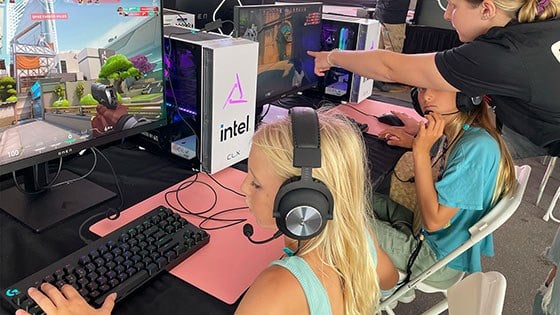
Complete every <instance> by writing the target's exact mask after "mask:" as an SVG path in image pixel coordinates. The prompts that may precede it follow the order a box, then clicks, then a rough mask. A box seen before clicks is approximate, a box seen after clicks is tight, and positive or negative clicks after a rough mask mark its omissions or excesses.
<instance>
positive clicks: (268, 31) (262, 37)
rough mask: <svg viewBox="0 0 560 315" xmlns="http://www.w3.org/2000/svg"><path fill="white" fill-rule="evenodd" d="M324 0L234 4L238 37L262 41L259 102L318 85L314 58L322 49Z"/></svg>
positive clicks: (259, 103)
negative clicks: (308, 53) (251, 4)
mask: <svg viewBox="0 0 560 315" xmlns="http://www.w3.org/2000/svg"><path fill="white" fill-rule="evenodd" d="M322 7H323V6H322V4H321V3H305V4H278V5H254V6H242V7H235V9H234V24H235V28H236V34H237V36H238V37H244V38H247V39H250V40H253V41H257V42H258V43H259V62H258V65H259V68H258V77H257V106H259V105H263V104H266V103H268V102H270V101H273V100H276V99H279V98H280V97H282V96H285V95H289V94H293V93H295V92H298V91H302V90H305V89H308V88H310V87H313V86H316V85H317V82H318V78H317V76H316V75H315V74H314V72H313V67H314V62H313V58H312V57H310V56H309V55H307V51H308V50H311V51H319V50H321V12H322Z"/></svg>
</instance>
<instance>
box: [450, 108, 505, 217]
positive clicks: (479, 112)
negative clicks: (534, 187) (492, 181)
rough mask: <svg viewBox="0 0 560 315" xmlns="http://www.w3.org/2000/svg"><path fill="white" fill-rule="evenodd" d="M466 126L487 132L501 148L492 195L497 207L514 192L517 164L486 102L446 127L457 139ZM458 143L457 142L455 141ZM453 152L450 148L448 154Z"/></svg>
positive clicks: (462, 114)
mask: <svg viewBox="0 0 560 315" xmlns="http://www.w3.org/2000/svg"><path fill="white" fill-rule="evenodd" d="M465 125H474V126H478V127H480V128H483V129H484V130H486V131H487V132H488V133H489V134H490V135H491V136H492V137H493V138H494V139H495V140H496V142H498V145H499V146H500V165H499V167H498V174H497V176H496V185H495V186H494V192H493V194H492V202H491V204H492V206H493V205H495V204H496V203H497V202H498V201H499V200H500V199H501V198H502V197H503V196H506V195H508V194H510V193H512V192H513V190H514V188H515V184H516V179H515V164H514V163H513V158H512V157H511V154H510V153H509V150H508V148H507V145H506V143H505V141H504V139H503V138H502V136H501V135H500V133H499V132H498V130H497V129H496V127H495V125H494V123H493V121H492V118H491V117H490V113H489V107H488V104H487V102H486V101H483V102H482V103H481V104H480V105H479V106H475V109H474V110H473V111H471V112H461V113H460V114H459V115H457V116H456V117H455V118H454V119H453V120H452V121H451V122H450V123H449V124H447V126H446V130H447V131H448V135H449V139H455V138H456V137H457V136H459V137H460V136H461V133H462V132H463V127H464V126H465ZM453 142H454V143H456V141H453ZM452 150H453V148H452V147H450V148H449V150H448V151H447V154H449V153H450V152H451V151H452Z"/></svg>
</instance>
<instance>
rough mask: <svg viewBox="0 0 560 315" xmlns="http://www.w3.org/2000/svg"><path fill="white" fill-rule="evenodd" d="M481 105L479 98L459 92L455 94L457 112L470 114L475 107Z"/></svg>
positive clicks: (480, 98)
mask: <svg viewBox="0 0 560 315" xmlns="http://www.w3.org/2000/svg"><path fill="white" fill-rule="evenodd" d="M481 103H482V97H481V96H474V97H471V96H468V95H466V94H463V93H461V92H457V97H456V104H457V110H458V111H460V112H462V113H468V112H472V111H473V110H474V109H475V108H476V106H478V105H480V104H481Z"/></svg>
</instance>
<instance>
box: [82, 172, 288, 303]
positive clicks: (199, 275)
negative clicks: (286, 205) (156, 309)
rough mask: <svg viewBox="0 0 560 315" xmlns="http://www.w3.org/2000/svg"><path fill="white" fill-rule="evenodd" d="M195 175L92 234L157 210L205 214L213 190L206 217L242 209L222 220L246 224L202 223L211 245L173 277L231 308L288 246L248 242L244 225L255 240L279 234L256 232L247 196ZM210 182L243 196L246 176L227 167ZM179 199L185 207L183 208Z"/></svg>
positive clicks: (95, 227)
mask: <svg viewBox="0 0 560 315" xmlns="http://www.w3.org/2000/svg"><path fill="white" fill-rule="evenodd" d="M197 175H198V177H197V178H196V181H195V176H197ZM197 175H194V176H192V177H190V178H188V179H186V180H185V181H183V182H181V183H178V184H176V185H174V186H172V187H170V188H169V189H167V190H164V191H162V192H160V193H159V194H156V195H154V196H152V197H150V198H148V199H146V200H144V201H142V202H140V203H138V204H136V205H134V206H132V207H130V208H128V209H127V210H124V211H123V212H122V214H121V216H120V218H119V219H117V220H115V221H110V220H107V219H105V220H102V221H100V222H98V223H96V224H94V225H93V226H91V228H90V230H91V231H92V232H93V233H95V234H97V235H100V236H104V235H106V234H108V233H110V232H112V231H113V230H115V229H117V228H118V227H120V226H122V225H124V224H126V223H127V222H129V221H131V220H133V219H134V218H137V217H139V216H141V215H142V214H144V213H145V212H147V211H149V210H150V209H153V208H154V207H156V206H158V205H163V206H166V207H169V208H173V207H175V208H181V207H185V208H188V209H190V210H191V211H192V212H200V211H203V210H205V209H208V208H210V206H211V205H212V204H213V202H214V193H213V192H212V190H211V189H210V188H209V187H208V186H207V185H209V186H210V187H211V188H212V189H213V190H214V191H215V192H216V196H217V198H216V205H215V206H214V207H212V209H211V210H210V211H209V212H207V213H205V214H204V216H211V215H213V214H216V213H217V212H219V211H223V210H227V209H233V208H243V209H240V210H235V211H229V212H227V213H225V214H222V215H220V216H219V218H222V219H244V220H246V221H244V222H241V223H239V224H235V225H233V226H229V227H223V226H225V225H228V223H227V222H225V223H224V222H218V221H207V222H204V223H203V225H202V226H201V227H202V228H204V229H206V230H207V232H208V233H209V234H210V242H209V243H208V244H207V245H206V246H204V247H203V248H202V249H200V250H199V251H197V252H196V253H195V254H193V255H192V256H191V257H189V258H187V259H186V260H185V261H183V262H182V263H181V264H179V265H178V266H177V267H175V268H173V269H172V270H171V271H170V272H171V274H173V275H175V276H176V277H178V278H180V279H182V280H184V281H186V282H188V283H190V284H192V285H194V286H195V287H197V288H199V289H201V290H202V291H204V292H206V293H208V294H210V295H212V296H214V297H216V298H218V299H220V300H222V301H224V302H226V303H228V304H233V303H235V301H237V300H238V299H239V297H240V296H241V295H242V294H243V292H245V290H246V289H247V288H248V287H249V286H250V285H251V284H252V283H253V281H254V280H255V278H256V277H257V275H258V274H259V273H260V272H261V271H263V270H264V269H265V268H266V267H267V266H268V265H269V263H270V262H271V261H273V260H275V259H278V258H280V257H281V256H282V254H283V252H282V248H283V247H284V241H283V238H278V239H276V240H274V241H271V242H268V243H266V244H261V245H255V244H252V243H250V242H249V241H248V240H247V238H246V237H245V236H244V235H243V225H244V224H245V223H251V224H252V225H253V226H254V227H255V234H254V238H256V239H265V238H268V237H270V236H271V235H272V234H273V233H274V232H275V231H274V230H269V229H262V228H259V227H258V225H257V224H256V221H255V219H254V218H253V215H252V214H251V213H249V210H248V209H247V208H244V207H245V201H244V199H243V197H241V196H239V195H237V194H235V193H234V192H231V191H228V190H226V189H224V188H222V187H220V186H219V184H218V183H216V182H215V181H214V180H212V179H211V178H210V177H209V175H207V174H204V173H199V174H197ZM212 177H213V178H214V179H215V180H216V181H217V182H219V183H220V184H222V185H223V186H225V187H227V188H230V189H232V190H234V191H236V192H241V190H240V187H241V183H242V181H243V178H244V177H245V173H243V172H241V171H239V170H236V169H233V168H226V169H224V170H222V171H220V172H218V173H216V174H213V175H212ZM202 183H204V184H202ZM178 188H181V189H178ZM179 200H180V203H181V204H182V205H180V204H179ZM181 215H182V216H183V217H184V218H185V219H187V220H188V221H189V222H191V223H193V224H195V225H199V224H200V223H201V222H202V221H203V219H202V218H199V217H196V216H193V215H185V214H181ZM231 222H232V221H229V223H231ZM220 227H223V228H220ZM217 228H219V229H217Z"/></svg>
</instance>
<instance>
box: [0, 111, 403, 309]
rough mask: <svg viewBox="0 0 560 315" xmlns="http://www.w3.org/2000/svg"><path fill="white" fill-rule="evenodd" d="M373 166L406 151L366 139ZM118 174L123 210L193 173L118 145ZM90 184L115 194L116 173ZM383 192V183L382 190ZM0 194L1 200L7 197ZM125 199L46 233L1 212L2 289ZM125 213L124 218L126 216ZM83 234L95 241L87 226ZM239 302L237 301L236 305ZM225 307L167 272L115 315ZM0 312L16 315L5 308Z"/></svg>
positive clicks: (62, 250)
mask: <svg viewBox="0 0 560 315" xmlns="http://www.w3.org/2000/svg"><path fill="white" fill-rule="evenodd" d="M399 109H402V107H399ZM364 138H365V141H366V146H367V148H368V157H369V160H370V164H371V174H370V177H371V180H372V181H375V182H379V181H380V180H381V179H383V178H385V179H386V178H387V177H386V175H387V174H388V172H390V170H391V169H392V168H393V166H394V164H395V163H396V161H397V159H398V158H399V157H400V156H401V155H402V153H403V152H404V150H403V149H400V148H395V147H390V146H388V145H387V144H386V143H384V142H383V141H381V140H378V139H376V138H374V137H369V136H368V135H366V136H365V137H364ZM103 152H104V154H105V155H106V156H107V158H108V159H109V160H111V162H112V164H113V167H114V168H115V171H116V172H117V174H118V176H119V178H120V183H121V188H122V191H123V194H124V209H127V208H129V207H131V206H133V205H135V204H137V203H139V202H142V201H144V200H145V199H146V198H148V197H150V196H153V195H156V194H158V193H160V192H161V191H163V190H165V189H167V188H169V187H170V186H172V185H175V184H176V183H178V182H180V181H183V180H184V179H185V178H188V177H189V176H191V175H193V174H194V172H193V171H191V169H190V168H189V167H188V166H186V165H184V162H183V161H181V160H180V159H176V158H173V157H171V156H170V155H166V154H161V153H159V154H153V153H150V152H147V151H139V150H137V149H136V147H135V146H132V145H127V144H126V143H125V144H123V145H113V146H109V147H107V148H105V149H103ZM91 165H92V157H91V154H89V152H88V153H86V155H84V156H82V157H72V158H67V159H65V161H64V164H63V166H64V168H66V169H69V170H71V171H73V172H75V173H78V174H85V173H87V171H88V170H89V169H90V167H91ZM88 178H89V179H90V180H91V181H93V182H95V183H97V184H99V185H102V186H104V187H105V188H108V189H110V190H112V191H116V190H117V189H116V186H115V182H114V178H113V175H112V174H111V171H110V169H109V167H108V166H107V164H106V163H98V166H97V167H96V169H95V171H94V172H93V173H92V174H91V175H90V176H89V177H88ZM12 185H13V184H12V182H11V177H9V176H3V177H0V189H1V188H6V187H9V186H12ZM378 187H380V189H381V192H383V188H384V186H383V185H380V186H378ZM7 197H9V196H6V195H5V194H2V190H0V200H2V199H3V198H7ZM119 203H120V201H119V199H118V198H113V199H112V200H109V201H107V202H105V203H103V204H101V205H98V206H95V207H93V208H91V209H89V210H87V211H84V212H83V213H80V214H78V215H76V216H75V217H72V218H70V219H68V220H66V221H64V222H61V223H60V224H58V225H55V226H53V227H52V228H49V229H47V230H46V231H44V232H42V233H40V234H37V233H34V232H32V231H31V230H30V229H28V228H26V227H24V226H23V225H22V224H20V223H19V222H18V221H16V220H15V219H13V218H12V217H10V216H9V215H7V214H6V213H5V212H3V211H0V288H5V287H7V286H9V285H11V284H13V283H15V282H17V281H18V280H21V279H23V278H25V277H26V276H28V275H30V274H32V273H34V272H36V271H38V270H40V269H42V268H44V267H45V266H47V265H49V264H51V263H54V262H56V261H57V260H59V259H60V258H62V257H64V256H66V255H68V254H70V253H72V252H74V251H76V250H77V249H79V248H81V247H83V246H84V243H83V242H82V241H81V240H80V237H79V235H78V227H79V226H80V224H82V223H83V222H84V221H85V220H86V219H87V218H89V217H91V216H92V215H95V214H98V213H103V212H105V211H106V210H107V208H108V207H117V206H118V205H119ZM123 215H125V214H124V213H123ZM85 230H86V231H84V234H85V236H86V237H89V238H92V239H94V238H95V237H96V236H95V235H93V234H91V233H89V231H87V228H86V229H85ZM236 303H237V301H236ZM236 303H234V304H232V305H230V304H227V303H224V302H222V301H220V300H219V299H217V298H215V297H213V296H211V295H210V294H207V293H205V292H203V291H201V290H199V289H198V288H196V287H195V286H193V285H190V284H188V283H186V282H184V281H182V280H180V279H178V278H176V277H175V276H173V275H171V274H167V273H166V274H163V275H161V276H159V277H157V278H156V279H154V280H153V281H151V282H149V283H147V284H146V285H145V286H143V287H142V288H140V289H138V290H137V291H136V292H135V293H134V294H132V295H130V296H128V297H127V298H126V299H124V300H123V301H121V302H119V303H118V304H117V305H116V307H115V309H114V312H113V314H117V315H118V314H131V315H132V314H134V315H142V314H147V315H152V314H213V315H220V314H233V312H234V311H235V308H236V306H237V304H236ZM0 314H11V313H9V312H8V310H7V309H6V308H5V306H4V305H3V307H0Z"/></svg>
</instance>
